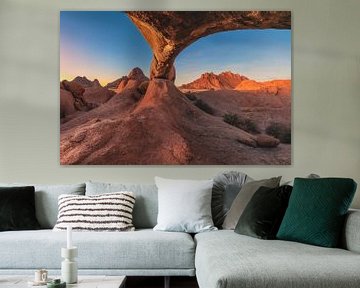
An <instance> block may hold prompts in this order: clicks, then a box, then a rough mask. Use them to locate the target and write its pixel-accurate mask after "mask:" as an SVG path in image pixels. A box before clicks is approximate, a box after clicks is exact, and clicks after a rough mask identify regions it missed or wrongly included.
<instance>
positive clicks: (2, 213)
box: [0, 186, 40, 231]
mask: <svg viewBox="0 0 360 288" xmlns="http://www.w3.org/2000/svg"><path fill="white" fill-rule="evenodd" d="M39 228H40V224H39V222H38V221H37V219H36V216H35V188H34V187H33V186H27V187H0V231H13V230H34V229H39Z"/></svg>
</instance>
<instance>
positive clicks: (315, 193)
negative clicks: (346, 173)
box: [277, 178, 356, 247]
mask: <svg viewBox="0 0 360 288" xmlns="http://www.w3.org/2000/svg"><path fill="white" fill-rule="evenodd" d="M355 190H356V183H355V182H354V180H352V179H348V178H319V179H304V178H295V181H294V189H293V191H292V193H291V197H290V201H289V207H288V209H287V210H286V213H285V216H284V219H283V221H282V223H281V226H280V229H279V232H278V234H277V238H278V239H281V240H289V241H297V242H302V243H306V244H312V245H317V246H323V247H336V246H337V245H338V244H339V243H338V242H339V239H340V235H341V230H342V226H343V223H344V219H345V215H346V213H347V211H348V209H349V207H350V204H351V201H352V199H353V197H354V194H355Z"/></svg>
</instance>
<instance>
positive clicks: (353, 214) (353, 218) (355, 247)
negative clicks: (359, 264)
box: [343, 210, 360, 253]
mask: <svg viewBox="0 0 360 288" xmlns="http://www.w3.org/2000/svg"><path fill="white" fill-rule="evenodd" d="M343 248H345V249H347V250H349V251H353V252H357V253H360V210H349V212H348V214H347V215H346V219H345V223H344V232H343Z"/></svg>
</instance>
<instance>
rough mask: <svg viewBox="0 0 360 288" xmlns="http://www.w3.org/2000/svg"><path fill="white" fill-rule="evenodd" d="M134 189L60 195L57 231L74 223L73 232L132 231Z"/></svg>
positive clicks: (55, 228)
mask: <svg viewBox="0 0 360 288" xmlns="http://www.w3.org/2000/svg"><path fill="white" fill-rule="evenodd" d="M134 204H135V196H134V194H133V193H132V192H128V191H124V192H115V193H105V194H101V195H93V196H78V195H66V194H63V195H60V196H59V214H58V219H57V223H56V225H55V227H54V230H55V231H61V230H66V229H67V226H69V225H70V226H72V229H73V230H74V231H133V230H135V228H134V226H133V223H132V211H133V208H134Z"/></svg>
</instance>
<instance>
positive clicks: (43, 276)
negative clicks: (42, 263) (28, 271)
mask: <svg viewBox="0 0 360 288" xmlns="http://www.w3.org/2000/svg"><path fill="white" fill-rule="evenodd" d="M47 278H48V271H47V270H45V269H40V270H36V271H35V281H36V282H46V281H47Z"/></svg>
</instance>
